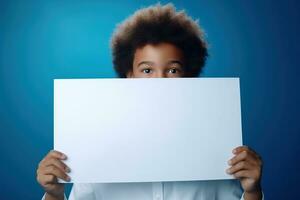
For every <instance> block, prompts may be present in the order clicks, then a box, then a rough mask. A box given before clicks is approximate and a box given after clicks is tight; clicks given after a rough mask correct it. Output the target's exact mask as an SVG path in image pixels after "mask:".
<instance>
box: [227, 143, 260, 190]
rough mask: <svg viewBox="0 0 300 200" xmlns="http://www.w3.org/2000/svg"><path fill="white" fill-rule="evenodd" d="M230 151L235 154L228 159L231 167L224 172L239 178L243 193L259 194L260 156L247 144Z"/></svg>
mask: <svg viewBox="0 0 300 200" xmlns="http://www.w3.org/2000/svg"><path fill="white" fill-rule="evenodd" d="M232 152H233V154H235V156H234V157H233V158H232V159H230V160H229V161H228V164H229V165H230V166H231V167H230V168H229V169H227V170H226V172H227V173H228V174H232V175H233V176H234V177H235V178H238V179H239V180H240V182H241V185H242V187H243V189H244V192H245V194H247V195H248V194H251V195H252V194H253V195H254V196H255V195H257V194H258V195H259V196H261V186H260V179H261V174H262V159H261V157H260V156H259V155H258V154H257V153H256V152H254V151H253V150H251V149H250V148H249V147H247V146H240V147H237V148H235V149H234V150H233V151H232ZM249 196H250V195H249Z"/></svg>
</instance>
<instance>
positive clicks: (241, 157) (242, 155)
mask: <svg viewBox="0 0 300 200" xmlns="http://www.w3.org/2000/svg"><path fill="white" fill-rule="evenodd" d="M248 155H249V152H248V151H242V152H241V153H239V154H237V155H236V156H234V157H233V158H232V159H230V160H229V161H228V164H229V165H235V164H236V163H238V162H241V161H243V160H246V158H247V156H248Z"/></svg>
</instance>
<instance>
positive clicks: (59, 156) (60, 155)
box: [47, 150, 67, 160]
mask: <svg viewBox="0 0 300 200" xmlns="http://www.w3.org/2000/svg"><path fill="white" fill-rule="evenodd" d="M47 157H53V158H57V159H60V160H66V159H67V156H66V155H65V154H63V153H62V152H59V151H56V150H51V151H50V152H49V153H48V155H47Z"/></svg>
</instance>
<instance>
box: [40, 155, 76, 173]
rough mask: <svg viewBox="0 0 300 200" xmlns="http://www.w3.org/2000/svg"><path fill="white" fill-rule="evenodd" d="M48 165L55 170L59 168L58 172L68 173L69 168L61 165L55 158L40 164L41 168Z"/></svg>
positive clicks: (63, 164)
mask: <svg viewBox="0 0 300 200" xmlns="http://www.w3.org/2000/svg"><path fill="white" fill-rule="evenodd" d="M50 165H55V166H56V167H57V168H59V169H60V170H62V171H64V172H67V173H68V172H70V171H71V170H70V168H69V167H68V166H67V165H66V164H65V163H63V162H62V161H60V160H58V159H56V158H49V159H46V160H45V161H44V162H43V163H42V165H41V166H42V167H47V166H50Z"/></svg>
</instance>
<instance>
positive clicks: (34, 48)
mask: <svg viewBox="0 0 300 200" xmlns="http://www.w3.org/2000/svg"><path fill="white" fill-rule="evenodd" d="M161 2H162V3H165V1H161ZM298 2H299V1H296V0H295V1H291V0H290V1H287V0H286V1H281V2H279V1H271V0H264V1H261V0H252V1H240V0H230V1H221V0H220V1H217V0H207V1H185V2H183V1H173V3H174V4H175V6H176V7H177V8H178V9H183V8H184V9H186V11H187V12H188V14H190V15H191V16H192V17H193V18H199V19H200V24H201V25H202V26H203V28H204V29H205V31H206V34H207V40H208V41H209V43H210V51H209V52H210V58H209V60H208V62H207V65H206V68H205V71H204V74H203V76H209V77H224V76H225V77H227V76H238V77H240V79H241V95H242V97H241V98H242V118H243V120H242V122H243V137H244V143H245V144H247V145H249V146H251V147H252V148H254V149H255V150H256V151H257V152H259V153H260V154H261V156H262V157H263V159H264V173H263V181H262V182H263V188H264V192H265V195H266V199H296V198H297V197H298V196H299V189H298V187H299V184H298V183H299V180H300V175H299V174H300V173H299V169H300V165H299V153H300V151H299V139H300V136H299V133H300V122H299V111H300V109H299V102H300V99H299V97H300V95H299V91H300V90H299V81H298V77H299V72H300V70H299V67H300V65H299V61H298V60H299V44H300V43H299V42H300V41H299V35H300V33H299V19H300V17H299V15H300V14H299V13H300V12H299V10H300V9H299V8H300V5H299V3H298ZM153 3H156V2H153V1H128V2H124V1H118V0H114V1H60V0H57V1H1V3H0V135H1V138H0V139H1V140H0V142H1V144H0V152H1V160H0V162H1V165H0V177H1V181H0V184H1V186H0V195H1V199H40V198H41V197H42V194H43V191H42V189H41V188H40V187H39V185H38V184H37V182H36V179H35V178H36V177H35V176H36V167H37V165H38V163H39V161H40V160H41V159H42V158H43V156H44V155H45V154H46V153H47V152H48V151H49V150H50V149H52V148H53V79H54V78H90V77H99V78H101V77H115V73H114V72H113V69H112V62H111V51H110V48H109V39H110V36H111V34H112V32H113V30H114V28H115V25H116V24H117V23H119V22H121V21H122V20H123V19H125V18H126V17H127V16H129V15H130V14H132V13H133V12H134V11H135V10H136V9H138V8H141V7H142V6H148V5H150V4H153ZM69 187H70V186H69Z"/></svg>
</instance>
